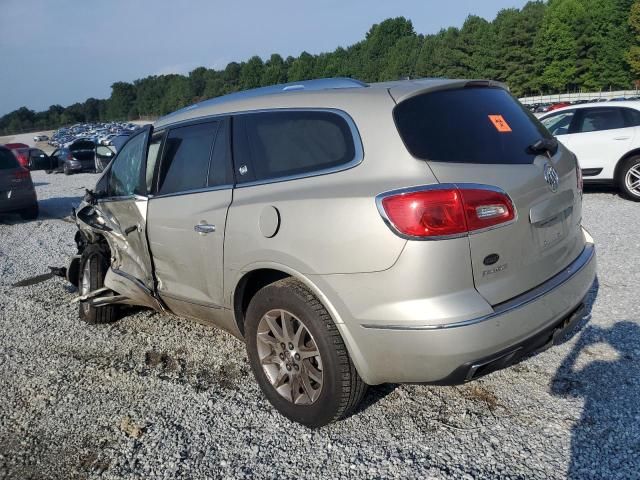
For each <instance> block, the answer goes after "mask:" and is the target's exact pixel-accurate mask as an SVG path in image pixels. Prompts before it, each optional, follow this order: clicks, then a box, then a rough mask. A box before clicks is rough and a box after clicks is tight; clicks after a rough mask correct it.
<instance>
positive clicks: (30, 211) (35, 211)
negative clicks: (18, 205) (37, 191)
mask: <svg viewBox="0 0 640 480" xmlns="http://www.w3.org/2000/svg"><path fill="white" fill-rule="evenodd" d="M18 213H19V214H20V217H21V218H22V219H23V220H35V219H36V218H38V215H40V209H39V208H38V204H37V203H34V204H33V205H31V206H30V207H29V208H25V209H24V210H20V212H18Z"/></svg>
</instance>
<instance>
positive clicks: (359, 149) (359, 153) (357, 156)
mask: <svg viewBox="0 0 640 480" xmlns="http://www.w3.org/2000/svg"><path fill="white" fill-rule="evenodd" d="M274 112H276V113H279V112H327V113H332V114H334V115H338V116H339V117H341V118H342V119H343V120H344V121H345V122H347V126H348V127H349V131H350V132H351V140H352V141H353V149H354V155H353V159H351V160H350V161H348V162H345V163H343V164H341V165H336V166H335V167H330V168H323V169H319V170H313V171H311V172H307V173H300V174H296V175H283V176H280V177H273V178H267V179H264V180H254V181H252V182H245V183H239V182H237V181H236V185H235V188H245V187H255V186H257V185H268V184H270V183H280V182H288V181H291V180H299V179H302V178H312V177H319V176H321V175H330V174H332V173H337V172H342V171H344V170H350V169H352V168H354V167H357V166H358V165H360V163H362V161H363V160H364V147H363V145H362V137H361V136H360V132H359V131H358V127H357V126H356V124H355V122H354V120H353V118H351V116H350V115H349V114H348V113H347V112H345V111H344V110H339V109H337V108H314V107H300V108H269V109H261V110H251V111H243V112H238V113H233V114H231V115H233V116H236V115H246V114H256V113H258V114H259V113H274ZM234 164H235V159H234ZM234 173H235V172H234Z"/></svg>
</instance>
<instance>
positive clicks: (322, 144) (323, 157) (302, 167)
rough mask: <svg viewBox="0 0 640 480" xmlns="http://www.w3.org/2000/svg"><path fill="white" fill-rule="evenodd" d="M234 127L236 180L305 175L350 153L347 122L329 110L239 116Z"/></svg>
mask: <svg viewBox="0 0 640 480" xmlns="http://www.w3.org/2000/svg"><path fill="white" fill-rule="evenodd" d="M233 132H234V137H233V148H234V160H235V167H236V178H237V180H238V183H245V182H251V181H260V180H269V179H277V178H282V177H288V176H295V175H304V174H309V173H313V172H317V171H322V170H326V169H328V168H333V167H338V166H340V165H344V164H347V163H349V162H351V161H352V160H353V159H354V158H355V145H354V140H353V136H352V133H351V129H350V128H349V125H348V123H347V121H346V120H345V119H344V118H343V117H341V116H340V115H338V114H336V113H332V112H322V111H282V112H262V113H252V114H245V115H238V116H236V117H235V118H234V129H233Z"/></svg>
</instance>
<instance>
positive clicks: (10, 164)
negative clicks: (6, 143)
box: [0, 148, 18, 170]
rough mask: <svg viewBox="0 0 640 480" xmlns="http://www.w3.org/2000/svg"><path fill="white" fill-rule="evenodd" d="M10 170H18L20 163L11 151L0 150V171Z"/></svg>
mask: <svg viewBox="0 0 640 480" xmlns="http://www.w3.org/2000/svg"><path fill="white" fill-rule="evenodd" d="M10 168H18V161H17V160H16V157H15V156H14V155H13V153H11V150H7V149H6V148H0V170H8V169H10Z"/></svg>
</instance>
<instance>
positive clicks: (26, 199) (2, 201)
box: [0, 188, 38, 213]
mask: <svg viewBox="0 0 640 480" xmlns="http://www.w3.org/2000/svg"><path fill="white" fill-rule="evenodd" d="M37 202H38V198H37V197H36V191H35V190H34V189H26V188H21V189H16V190H12V191H11V197H10V198H7V194H6V192H0V212H2V213H7V212H15V211H16V210H22V209H24V208H29V207H31V206H32V205H34V204H35V203H37Z"/></svg>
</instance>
